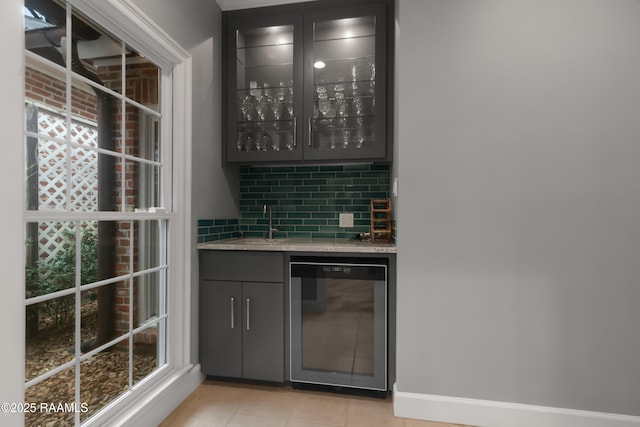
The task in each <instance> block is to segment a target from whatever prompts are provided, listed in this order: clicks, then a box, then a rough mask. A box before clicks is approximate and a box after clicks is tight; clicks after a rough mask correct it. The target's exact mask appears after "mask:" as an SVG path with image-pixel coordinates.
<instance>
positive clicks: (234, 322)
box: [231, 297, 236, 329]
mask: <svg viewBox="0 0 640 427" xmlns="http://www.w3.org/2000/svg"><path fill="white" fill-rule="evenodd" d="M235 303H236V299H235V298H234V297H231V329H235V328H236V321H235V317H236V314H235V308H234V305H235Z"/></svg>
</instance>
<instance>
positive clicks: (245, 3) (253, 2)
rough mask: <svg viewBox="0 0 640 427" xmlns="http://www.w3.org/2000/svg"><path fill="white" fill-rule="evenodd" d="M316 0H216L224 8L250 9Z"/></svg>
mask: <svg viewBox="0 0 640 427" xmlns="http://www.w3.org/2000/svg"><path fill="white" fill-rule="evenodd" d="M303 1H315V0H216V3H218V5H219V6H220V9H222V10H236V9H249V8H252V7H261V6H274V5H277V4H289V3H300V2H303Z"/></svg>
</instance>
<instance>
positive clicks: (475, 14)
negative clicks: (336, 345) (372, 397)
mask: <svg viewBox="0 0 640 427" xmlns="http://www.w3.org/2000/svg"><path fill="white" fill-rule="evenodd" d="M397 1H398V2H399V6H398V10H399V15H398V23H399V31H400V38H399V40H400V42H399V43H398V45H397V49H398V51H397V59H398V64H397V67H398V75H397V79H398V82H397V85H398V89H399V93H398V100H399V101H398V122H397V128H398V131H397V132H398V139H397V143H398V151H399V159H398V170H399V173H400V179H401V181H400V183H401V188H400V199H399V200H398V204H399V206H398V221H399V254H398V262H399V268H398V317H399V318H398V328H399V332H398V366H397V370H398V379H397V386H398V389H399V390H400V391H404V392H415V393H425V394H435V395H444V396H459V397H468V398H478V399H487V400H495V401H506V402H519V403H527V404H536V405H545V406H556V407H565V408H574V409H584V410H590V411H603V412H613V413H621V414H631V415H640V369H638V361H639V360H640V329H639V328H638V325H640V310H639V309H638V303H639V302H640V283H639V279H640V262H638V261H639V260H638V258H639V257H640V221H639V218H640V164H639V163H640V42H639V41H640V25H638V23H639V22H640V2H638V1H637V0H616V1H611V0H541V1H529V0H482V1H478V0H457V1H451V0H425V1H411V0H397ZM416 41H419V42H417V43H416Z"/></svg>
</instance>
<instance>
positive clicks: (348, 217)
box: [340, 213, 353, 228]
mask: <svg viewBox="0 0 640 427" xmlns="http://www.w3.org/2000/svg"><path fill="white" fill-rule="evenodd" d="M340 227H342V228H348V227H353V214H352V213H341V214H340Z"/></svg>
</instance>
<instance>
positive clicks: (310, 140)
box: [309, 116, 313, 147]
mask: <svg viewBox="0 0 640 427" xmlns="http://www.w3.org/2000/svg"><path fill="white" fill-rule="evenodd" d="M311 146H313V132H312V129H311V116H309V147H311Z"/></svg>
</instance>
